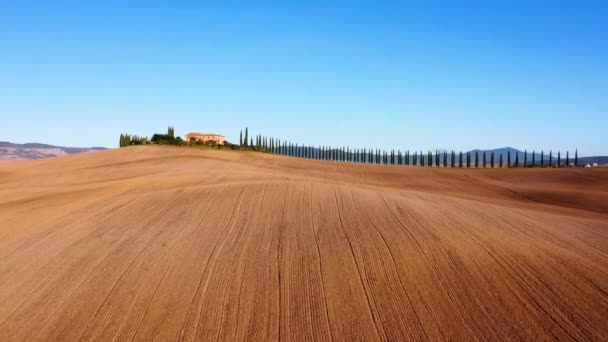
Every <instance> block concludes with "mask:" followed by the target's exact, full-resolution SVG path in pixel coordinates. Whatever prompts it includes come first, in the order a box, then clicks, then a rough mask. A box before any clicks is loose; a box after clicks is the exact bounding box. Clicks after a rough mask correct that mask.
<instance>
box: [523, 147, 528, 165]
mask: <svg viewBox="0 0 608 342" xmlns="http://www.w3.org/2000/svg"><path fill="white" fill-rule="evenodd" d="M524 167H528V150H524Z"/></svg>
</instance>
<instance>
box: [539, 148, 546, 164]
mask: <svg viewBox="0 0 608 342" xmlns="http://www.w3.org/2000/svg"><path fill="white" fill-rule="evenodd" d="M540 167H545V151H543V150H540Z"/></svg>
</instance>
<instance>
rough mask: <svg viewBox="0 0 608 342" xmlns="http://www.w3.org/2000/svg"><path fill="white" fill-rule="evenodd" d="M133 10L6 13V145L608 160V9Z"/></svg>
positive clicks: (106, 4)
mask: <svg viewBox="0 0 608 342" xmlns="http://www.w3.org/2000/svg"><path fill="white" fill-rule="evenodd" d="M126 3H127V2H125V1H97V2H93V1H38V2H33V1H32V2H30V1H3V2H1V3H0V23H1V24H0V42H1V44H2V45H1V46H2V47H1V49H0V117H1V122H2V131H1V132H0V140H8V141H12V142H34V141H35V142H43V143H51V144H58V145H69V146H106V147H116V146H117V144H118V135H119V134H120V133H121V132H130V133H135V134H140V135H151V134H152V133H155V132H161V131H164V130H165V129H166V126H167V125H169V124H170V125H174V126H175V128H176V133H178V134H186V133H187V132H188V131H202V132H213V133H222V134H224V135H226V136H227V137H228V139H229V140H231V141H238V134H239V130H240V128H241V127H244V126H245V125H247V126H249V128H250V130H251V131H252V132H254V133H257V132H261V133H265V134H266V135H272V136H276V137H279V138H282V139H290V140H292V141H294V142H298V143H306V144H313V145H320V144H323V145H350V146H357V147H377V148H386V149H391V148H402V149H405V148H409V149H417V150H420V149H423V150H427V149H436V148H448V149H457V150H468V149H472V148H496V147H503V146H513V147H515V148H520V149H524V148H527V149H529V150H531V149H536V150H540V149H545V150H548V149H550V148H551V149H554V150H557V149H559V150H566V149H569V150H574V149H575V148H578V149H579V151H580V152H581V155H599V154H603V155H606V154H608V143H607V142H606V141H607V140H606V138H605V137H604V139H602V135H604V136H605V131H606V127H608V64H607V61H608V20H606V18H608V3H606V2H605V1H604V2H602V1H596V2H590V1H502V2H501V4H498V2H497V1H445V2H441V1H420V2H404V1H395V2H381V1H369V2H360V1H333V2H327V1H325V2H316V1H293V2H290V1H283V2H277V1H262V2H253V1H252V2H243V1H217V2H214V3H211V2H206V1H192V2H187V1H181V2H179V1H163V2H160V1H158V2H156V1H130V2H128V4H126Z"/></svg>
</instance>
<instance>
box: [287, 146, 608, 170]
mask: <svg viewBox="0 0 608 342" xmlns="http://www.w3.org/2000/svg"><path fill="white" fill-rule="evenodd" d="M303 148H305V147H302V146H298V147H293V149H294V150H295V151H300V150H302V149H303ZM311 150H312V151H313V152H312V153H318V152H319V148H317V147H312V148H311ZM330 151H338V149H331V150H330ZM351 151H352V149H351ZM445 151H446V152H447V154H448V163H451V160H452V156H451V153H452V151H451V150H445ZM372 152H373V153H375V150H372ZM383 152H384V150H381V153H383ZM386 152H387V153H390V151H386ZM402 152H403V151H402ZM410 152H411V154H412V155H413V154H414V153H416V152H418V153H420V152H421V151H410ZM427 152H428V150H427V151H422V153H423V154H424V156H425V157H426V156H427ZM432 152H433V155H434V154H435V151H434V150H433V151H432ZM439 152H440V153H443V152H444V150H439ZM469 152H471V158H473V160H474V158H475V152H479V162H480V163H481V162H482V160H483V152H486V157H487V162H488V163H489V162H490V155H491V154H492V152H494V158H495V161H496V163H498V161H499V159H500V155H501V154H502V156H503V160H504V163H506V162H507V159H508V158H507V156H508V154H509V152H510V153H511V163H515V155H516V154H518V155H519V161H520V162H521V163H523V161H524V157H526V159H527V160H528V163H532V151H528V153H527V156H526V152H525V151H520V150H517V149H515V148H513V147H502V148H496V149H493V150H480V149H475V150H471V151H469ZM395 153H397V151H395ZM458 153H459V152H456V158H457V159H456V160H457V161H458ZM466 153H467V152H463V156H464V158H465V161H466ZM544 153H545V155H544V162H545V165H547V164H548V163H549V151H544ZM552 157H553V160H552V162H553V164H557V151H553V154H552ZM568 157H569V162H570V163H574V152H573V151H570V153H569V155H568ZM561 159H562V164H563V165H565V164H566V152H564V151H562V153H561ZM442 161H443V159H442ZM535 162H536V163H537V164H539V163H540V151H536V155H535ZM593 163H597V164H599V165H604V164H608V156H595V157H579V158H578V164H579V166H584V165H585V164H593Z"/></svg>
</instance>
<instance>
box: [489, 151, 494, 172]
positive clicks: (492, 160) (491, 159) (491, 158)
mask: <svg viewBox="0 0 608 342" xmlns="http://www.w3.org/2000/svg"><path fill="white" fill-rule="evenodd" d="M490 166H491V167H492V168H494V151H492V155H491V156H490Z"/></svg>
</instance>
